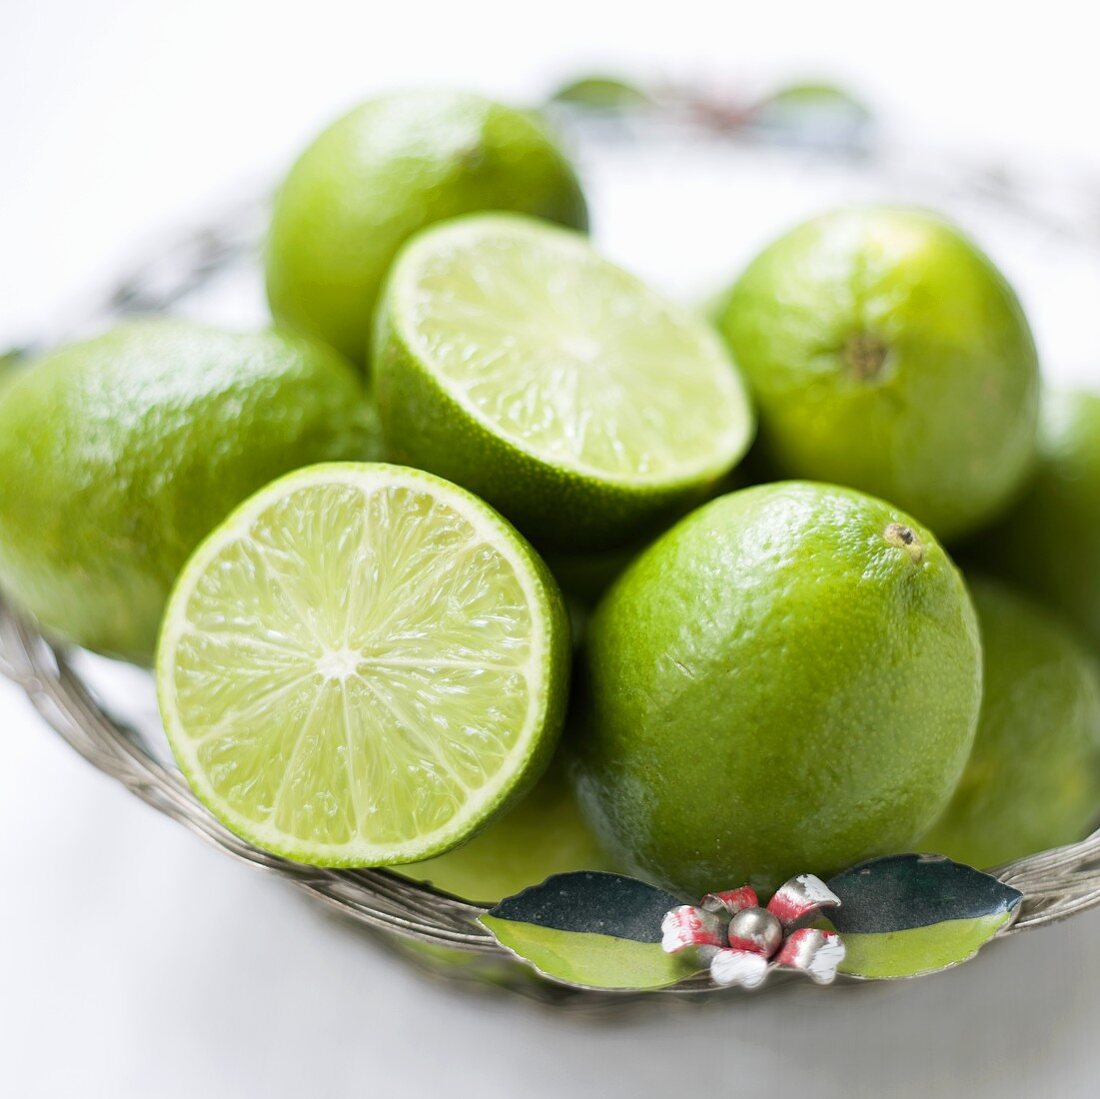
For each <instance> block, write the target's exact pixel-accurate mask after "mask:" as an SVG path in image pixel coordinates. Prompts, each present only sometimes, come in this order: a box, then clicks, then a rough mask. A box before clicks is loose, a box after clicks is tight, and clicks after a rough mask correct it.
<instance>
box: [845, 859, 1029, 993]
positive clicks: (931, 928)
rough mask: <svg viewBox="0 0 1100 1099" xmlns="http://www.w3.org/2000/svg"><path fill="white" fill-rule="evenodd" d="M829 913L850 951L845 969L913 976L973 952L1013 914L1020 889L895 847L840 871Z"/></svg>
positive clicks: (861, 973) (875, 974)
mask: <svg viewBox="0 0 1100 1099" xmlns="http://www.w3.org/2000/svg"><path fill="white" fill-rule="evenodd" d="M828 884H829V888H830V889H831V890H832V891H833V892H834V893H835V894H836V895H837V896H838V897H839V898H840V901H841V906H840V907H839V908H838V909H836V910H835V911H833V912H830V913H829V919H830V920H831V921H832V924H833V926H834V927H835V928H836V929H837V931H839V932H840V934H841V936H842V937H843V940H844V946H845V948H846V956H845V958H844V961H843V962H842V963H841V965H840V972H841V973H847V974H848V975H850V976H853V977H863V978H866V979H883V978H896V977H915V976H917V975H918V974H922V973H933V972H935V971H936V970H940V969H947V968H949V967H950V966H953V965H958V964H959V963H960V962H965V961H966V960H967V959H969V958H972V957H973V956H974V955H975V954H976V953H977V952H978V950H979V948H980V947H982V946H983V945H984V944H985V943H986V942H988V941H989V940H990V939H992V938H993V936H994V935H996V934H997V932H998V931H1000V930H1001V928H1003V927H1005V926H1007V925H1008V924H1009V923H1011V922H1012V920H1013V919H1014V918H1015V915H1016V911H1017V909H1018V907H1019V904H1020V901H1021V900H1022V899H1023V894H1021V893H1019V892H1018V891H1017V890H1015V889H1012V888H1010V887H1009V886H1007V885H1005V884H1004V883H1003V882H1000V881H998V880H997V879H996V878H994V877H991V876H990V875H989V874H983V873H982V872H981V871H980V870H975V869H974V868H973V867H970V866H964V865H962V864H961V863H957V862H952V861H951V860H950V859H947V858H945V857H944V856H942V855H890V856H887V857H886V858H881V859H872V860H871V861H870V862H864V863H861V864H860V865H859V866H854V867H853V868H852V869H851V870H845V871H844V872H843V873H841V874H838V875H837V876H836V877H835V878H833V879H832V880H831V881H830V882H829V883H828Z"/></svg>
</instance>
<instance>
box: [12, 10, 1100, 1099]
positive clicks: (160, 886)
mask: <svg viewBox="0 0 1100 1099" xmlns="http://www.w3.org/2000/svg"><path fill="white" fill-rule="evenodd" d="M765 7H768V8H769V11H768V12H762V11H761V9H762V8H765ZM1087 11H1088V6H1087V5H1084V4H1081V3H1079V2H1078V3H1073V4H1070V3H1064V4H1063V3H1050V2H1048V3H1044V4H1041V5H1040V4H1026V5H1023V4H1019V5H993V4H984V3H982V4H978V3H971V4H966V3H962V2H961V0H956V2H955V3H944V4H941V3H934V2H933V3H928V2H926V3H923V4H919V5H897V4H882V3H874V4H866V5H860V4H853V3H843V2H836V0H834V2H833V3H829V4H822V3H820V2H817V3H785V4H775V5H770V6H768V5H761V4H737V3H731V2H729V0H725V2H719V3H714V4H705V3H701V2H693V0H677V2H676V3H675V4H673V5H661V6H660V7H656V6H652V5H645V4H641V3H638V4H633V5H626V4H621V3H620V4H611V3H606V4H601V3H598V2H596V0H587V2H584V3H574V2H572V0H558V2H554V3H549V4H539V5H536V4H530V3H517V2H515V0H512V2H511V3H505V2H502V3H477V2H474V0H467V2H465V3H459V2H453V0H450V2H446V3H438V4H428V3H413V2H404V3H400V2H398V3H370V2H368V0H360V2H358V3H324V2H314V3H311V4H303V3H301V2H298V3H282V2H279V3H276V2H272V0H269V2H267V3H250V4H243V3H232V2H228V0H221V2H206V0H190V2H188V3H178V4H175V3H173V4H167V3H155V2H150V0H145V2H144V3H139V2H129V3H126V2H121V0H96V2H95V3H89V2H87V0H84V2H80V0H72V2H68V3H65V2H51V0H0V156H2V158H3V159H2V161H0V346H2V345H4V344H5V343H9V342H12V343H13V342H17V341H19V340H22V339H24V338H27V337H31V336H33V335H34V334H35V333H36V332H37V331H39V330H41V329H42V328H44V327H48V326H50V325H51V324H53V323H54V322H55V321H56V319H57V317H58V316H59V315H62V314H63V312H64V311H65V310H66V309H68V308H70V307H71V306H72V304H73V303H74V302H79V301H80V300H81V297H82V295H83V294H84V293H86V292H87V291H88V290H89V288H91V287H93V286H95V285H96V284H98V283H99V282H101V281H102V280H103V279H104V277H106V276H107V275H108V274H109V273H110V272H112V271H115V270H118V269H119V268H120V267H121V266H123V265H124V263H125V261H126V258H127V257H128V256H131V255H133V254H134V253H135V252H136V251H140V248H141V245H142V242H143V241H146V240H148V239H150V238H151V237H155V235H156V233H157V232H158V230H160V229H162V228H163V227H164V226H166V225H167V226H173V225H178V224H181V223H182V224H186V223H187V222H189V221H191V220H194V219H195V218H196V217H198V216H200V215H201V214H202V212H203V211H204V210H207V209H209V208H211V207H213V206H216V204H217V202H218V200H219V198H221V197H224V196H232V195H235V194H238V193H240V191H241V189H242V188H247V187H248V186H249V185H250V184H255V183H256V182H257V181H261V182H262V181H267V180H268V179H269V178H270V177H271V176H272V175H273V173H274V172H276V171H277V170H278V168H279V167H280V166H281V165H283V164H285V163H286V161H287V159H288V158H289V157H290V156H291V155H292V153H293V152H294V150H296V149H297V148H298V147H300V145H301V144H302V143H303V142H304V141H305V140H306V139H307V137H308V136H309V135H310V134H311V132H312V131H313V130H314V129H315V128H316V127H317V126H318V125H320V124H322V123H323V122H324V121H326V120H328V119H329V118H330V117H332V116H333V115H334V114H335V113H338V112H339V111H341V110H342V109H344V108H345V107H346V106H348V105H350V104H351V103H353V102H354V101H355V100H356V99H358V98H360V97H362V96H364V95H365V94H368V93H370V92H371V91H374V90H378V89H382V88H387V87H391V86H395V85H401V86H406V85H416V84H422V83H432V84H459V85H466V86H473V87H476V88H480V89H482V90H485V91H488V92H492V93H495V94H497V95H500V96H503V97H510V98H520V99H522V98H524V97H527V98H530V97H534V96H538V95H540V94H542V93H543V92H545V91H546V90H547V89H548V88H549V87H550V86H552V85H553V83H554V82H555V81H556V80H558V79H559V78H561V77H563V76H568V75H571V74H573V73H574V72H576V71H579V70H585V69H590V68H593V67H598V68H612V69H615V68H618V69H621V70H624V71H626V72H627V73H630V72H636V73H642V74H646V73H658V74H663V75H667V76H688V75H698V74H700V73H705V74H707V75H709V76H710V77H711V78H712V79H713V80H715V81H716V82H718V83H723V84H726V85H729V86H731V87H734V88H738V87H740V88H747V89H750V90H752V89H763V88H766V87H768V86H771V85H773V84H774V83H775V82H776V81H777V80H779V79H781V78H784V77H802V76H806V75H825V76H835V77H840V78H842V79H844V80H845V81H847V82H848V83H850V84H851V85H852V86H854V87H855V88H856V89H857V90H859V91H861V92H863V93H864V94H865V95H866V96H867V97H868V98H869V99H871V100H872V101H873V102H875V103H876V104H877V105H878V106H879V107H880V108H881V110H882V111H883V112H884V114H885V115H886V116H887V118H888V119H889V120H890V121H891V122H892V123H893V124H894V126H895V127H896V128H897V129H898V130H899V131H902V132H906V133H912V134H918V135H922V136H925V137H932V138H935V139H936V140H942V141H945V142H950V143H951V144H953V145H955V146H956V147H958V148H960V149H968V150H970V149H983V150H986V149H988V150H992V151H994V152H996V153H997V154H998V155H1001V154H1005V153H1008V154H1010V155H1012V156H1013V157H1015V158H1017V159H1022V160H1025V161H1031V162H1033V163H1047V162H1048V161H1052V160H1065V161H1067V162H1068V161H1073V160H1077V161H1081V162H1091V163H1093V164H1100V138H1098V136H1097V135H1098V131H1097V123H1096V105H1097V103H1098V102H1100V65H1098V64H1097V59H1096V45H1095V43H1096V36H1095V33H1094V32H1093V31H1092V30H1091V28H1090V27H1088V26H1086V25H1084V24H1083V22H1082V20H1084V19H1085V18H1086V15H1085V13H1086V12H1087ZM1097 202H1098V204H1100V195H1098V196H1097ZM1096 368H1097V369H1098V370H1100V364H1096ZM0 475H2V473H0ZM1098 1022H1100V913H1095V914H1093V915H1091V916H1086V917H1081V918H1078V919H1076V920H1074V921H1073V922H1072V923H1070V924H1067V925H1063V926H1061V927H1058V928H1055V929H1053V930H1049V931H1045V932H1042V933H1035V934H1029V935H1027V936H1023V937H1019V938H1016V939H1013V940H1011V941H1008V942H1006V943H1004V944H998V946H997V947H995V948H993V949H991V950H990V951H989V952H988V953H987V954H985V955H983V956H982V957H981V958H980V959H978V960H977V961H975V962H974V963H972V964H970V965H968V966H966V967H964V968H962V969H960V970H957V971H955V972H952V973H948V974H945V975H943V976H940V977H937V978H930V979H927V980H922V981H919V982H916V983H912V984H908V985H898V986H891V987H881V988H872V989H858V990H854V991H853V990H842V991H837V992H831V993H825V994H822V993H819V992H817V991H816V990H815V989H812V988H798V989H795V990H793V991H791V992H789V993H786V992H784V993H781V994H778V995H770V996H766V997H763V998H756V999H751V1000H744V999H739V1000H735V1001H731V1002H730V1003H729V1004H728V1005H720V1006H719V1007H718V1008H716V1009H712V1010H707V1011H695V1012H689V1011H678V1012H666V1013H664V1014H661V1013H655V1014H654V1015H653V1016H651V1017H650V1018H648V1019H643V1020H642V1021H632V1022H629V1023H604V1024H594V1023H591V1022H581V1023H578V1022H572V1021H570V1020H569V1019H568V1018H563V1017H556V1016H553V1015H548V1014H545V1013H540V1012H537V1011H535V1010H533V1009H527V1008H525V1007H524V1006H523V1005H521V1004H517V1003H512V1002H510V1001H504V1002H495V1001H490V1002H486V1001H483V1000H480V999H472V998H469V997H466V996H461V995H457V994H455V993H452V992H449V991H446V990H440V989H437V988H436V987H434V986H432V985H429V984H426V983H425V982H424V981H423V979H421V978H419V977H418V976H416V975H415V974H413V973H412V972H408V971H406V970H405V969H404V968H402V967H401V966H400V965H399V964H398V963H396V962H394V961H392V960H391V959H390V958H388V957H386V956H382V955H380V954H379V953H377V952H376V951H375V950H374V949H373V948H372V947H371V945H370V944H369V943H366V942H363V941H361V940H360V939H359V938H357V937H356V936H355V935H354V934H352V933H350V932H348V931H346V930H344V929H343V928H341V927H337V926H334V925H333V924H331V923H330V922H328V921H326V920H325V919H323V918H322V917H321V916H320V915H319V914H318V913H317V912H316V911H314V910H313V909H312V908H310V907H307V906H306V905H305V904H304V903H303V902H302V901H300V900H299V899H298V898H297V897H296V896H295V895H294V894H293V893H292V892H291V891H290V890H289V889H287V888H285V887H283V886H282V885H281V884H280V883H278V882H275V881H269V880H267V879H265V878H262V877H261V876H260V875H258V874H254V873H250V872H248V871H246V870H244V869H242V868H240V867H238V866H236V865H234V864H232V863H230V862H229V861H228V860H227V859H225V858H224V857H222V856H220V855H218V854H217V853H215V852H212V851H208V850H206V849H205V848H204V847H202V846H201V845H200V844H199V843H198V842H197V841H196V840H194V839H192V838H191V837H190V836H188V835H186V834H184V833H183V832H182V831H181V830H180V829H178V828H177V827H175V826H173V825H172V824H170V823H169V822H168V821H166V820H164V819H163V818H161V817H159V816H158V815H156V814H154V813H153V812H151V811H150V810H148V809H146V808H144V807H143V806H142V805H141V804H139V803H138V802H137V801H136V800H135V799H133V798H131V797H129V796H128V795H126V794H125V793H124V792H123V791H122V790H121V789H120V788H117V787H115V786H114V785H113V784H112V783H111V782H110V781H108V780H107V779H105V778H104V777H102V776H100V775H97V774H96V773H95V772H94V771H93V770H92V769H91V768H89V767H88V766H87V765H86V764H84V763H83V762H82V761H81V760H79V759H78V758H77V757H76V756H75V755H74V754H73V753H72V751H71V750H70V749H68V748H67V747H65V746H64V745H63V744H61V743H60V742H59V741H58V740H56V739H55V738H53V737H52V736H51V735H50V734H49V733H48V732H47V731H46V730H45V729H44V728H42V727H41V726H40V725H39V724H38V723H37V721H36V720H35V719H34V718H33V717H32V716H31V714H30V711H29V707H28V706H27V705H26V704H25V703H24V702H23V701H22V699H21V698H20V697H19V696H18V695H17V693H16V691H15V690H14V689H12V688H11V687H10V686H8V685H7V684H0V1093H3V1094H4V1095H10V1096H13V1097H16V1099H24V1097H37V1096H50V1097H53V1096H69V1095H80V1096H87V1097H98V1096H111V1097H116V1099H128V1097H131V1096H135V1097H136V1096H143V1097H144V1096H157V1097H165V1099H175V1097H181V1099H182V1097H188V1099H189V1097H192V1096H199V1095H201V1096H205V1097H210V1099H220V1097H223V1096H225V1097H229V1096H234V1097H235V1096H272V1097H282V1096H300V1095H308V1096H339V1095H351V1094H368V1095H369V1094H379V1093H390V1092H392V1093H393V1094H398V1095H409V1096H414V1097H417V1096H421V1095H425V1096H427V1095H435V1094H437V1093H442V1094H449V1095H454V1096H465V1095H474V1094H478V1095H483V1096H510V1095H518V1094H525V1095H533V1096H534V1095H544V1094H545V1095H551V1094H557V1093H563V1094H573V1095H577V1096H587V1095H600V1096H618V1095H624V1096H627V1095H629V1096H642V1095H645V1096H648V1095H658V1094H668V1093H672V1092H674V1091H676V1092H679V1091H690V1092H691V1093H697V1094H699V1095H725V1094H746V1095H748V1094H756V1095H761V1096H766V1095H769V1094H770V1095H780V1094H786V1093H787V1092H788V1090H790V1091H798V1092H802V1091H805V1092H808V1093H811V1094H815V1095H821V1096H831V1095H855V1096H876V1097H877V1096H909V1095H913V1096H917V1095H920V1096H925V1095H986V1094H989V1095H997V1096H1015V1095H1024V1094H1027V1093H1030V1092H1031V1091H1033V1090H1035V1089H1040V1088H1041V1089H1042V1090H1043V1091H1044V1092H1045V1093H1046V1094H1049V1095H1053V1096H1059V1097H1061V1096H1084V1095H1092V1094H1095V1090H1096V1086H1097V1085H1096V1081H1097V1080H1100V1049H1098V1047H1097V1042H1096V1040H1095V1037H1094V1035H1095V1032H1096V1026H1097V1023H1098Z"/></svg>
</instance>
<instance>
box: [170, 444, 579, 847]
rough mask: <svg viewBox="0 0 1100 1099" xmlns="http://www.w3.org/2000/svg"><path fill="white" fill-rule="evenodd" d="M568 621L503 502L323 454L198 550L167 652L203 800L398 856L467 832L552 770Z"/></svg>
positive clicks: (277, 825) (185, 752)
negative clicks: (323, 461) (501, 508)
mask: <svg viewBox="0 0 1100 1099" xmlns="http://www.w3.org/2000/svg"><path fill="white" fill-rule="evenodd" d="M568 661H569V630H568V624H567V621H566V616H565V611H564V608H563V606H562V602H561V596H560V594H559V593H558V591H557V588H556V587H555V585H554V582H553V580H552V579H551V577H550V575H549V573H548V572H547V571H546V568H545V566H544V565H543V564H542V562H541V561H540V560H539V558H538V557H537V555H536V554H535V553H534V551H533V550H532V549H531V548H530V546H528V545H527V543H526V542H524V540H523V539H522V538H521V537H520V536H519V535H518V534H517V533H516V532H515V530H513V529H512V527H510V526H509V525H508V524H507V522H505V521H504V520H503V519H501V517H500V516H499V515H497V514H496V512H494V511H493V510H492V509H491V508H489V507H488V506H487V505H486V504H484V503H482V501H480V500H478V499H476V498H475V497H473V496H471V495H470V494H469V493H467V492H465V491H463V490H462V489H460V488H457V487H456V486H454V485H451V484H448V483H447V482H446V481H442V480H440V479H439V478H438V477H434V476H432V475H431V474H427V473H423V472H421V471H419V470H411V469H404V468H401V467H398V466H389V465H375V464H363V463H339V464H330V465H319V466H312V467H309V468H307V469H304V470H300V471H298V472H296V473H292V474H290V475H289V476H287V477H283V478H281V479H280V480H278V481H275V482H274V483H272V484H271V485H268V486H267V487H266V488H265V489H262V490H261V491H260V492H258V493H257V494H256V495H255V496H253V497H252V498H251V499H249V500H248V501H247V502H246V503H244V504H243V505H242V506H241V507H240V508H239V509H238V510H237V511H236V512H234V513H233V514H232V515H231V516H230V517H229V519H227V520H226V522H225V523H223V524H222V526H220V527H219V528H218V529H217V530H215V531H214V533H213V534H211V535H210V536H209V537H208V538H207V539H206V541H205V542H203V543H202V545H201V546H200V547H199V549H198V550H197V551H196V552H195V555H194V556H193V557H192V558H191V560H190V562H189V563H188V565H187V566H186V568H185V569H184V571H183V573H182V574H181V576H180V579H179V582H178V584H177V586H176V588H175V591H174V592H173V594H172V598H171V600H170V602H169V606H168V611H167V614H166V617H165V621H164V625H163V628H162V631H161V638H160V646H159V649H158V653H157V686H158V692H159V696H160V707H161V714H162V716H163V718H164V726H165V729H166V731H167V733H168V739H169V741H170V743H171V745H172V750H173V752H174V753H175V756H176V760H177V761H178V763H179V765H180V768H181V769H182V770H183V772H184V774H185V775H186V776H187V778H188V780H189V781H190V783H191V786H192V788H193V789H194V791H195V793H196V794H197V795H198V797H199V798H201V800H202V801H203V802H204V803H205V804H206V805H207V806H208V807H209V808H210V809H211V810H212V811H213V812H214V813H215V814H216V815H217V816H218V817H219V818H220V819H221V820H222V821H223V822H224V823H225V824H226V825H227V826H228V827H229V828H231V829H232V830H233V831H234V832H236V833H237V834H238V835H241V836H243V837H245V838H246V839H248V840H250V841H251V842H253V843H255V844H257V845H258V846H260V847H263V848H265V849H266V850H268V851H273V852H275V853H276V854H280V855H285V856H287V857H289V858H292V859H295V860H297V861H298V862H305V863H311V864H314V865H323V866H378V865H386V864H390V863H400V862H410V861H413V860H417V859H424V858H428V857H430V856H432V855H436V854H439V853H440V852H443V851H446V850H448V849H449V848H451V847H454V846H455V845H456V844H458V843H460V842H461V841H462V840H464V839H466V838H467V837H468V836H470V835H471V834H472V833H473V832H474V831H475V830H476V829H477V828H478V827H479V826H480V825H482V824H483V823H485V822H486V821H487V820H488V819H489V818H491V817H492V816H493V815H494V814H495V813H497V812H498V811H500V810H502V809H503V808H504V807H505V806H506V805H507V804H509V802H510V800H511V798H513V797H515V796H517V795H518V794H520V793H521V792H522V791H523V790H525V789H526V788H527V786H528V785H530V783H531V782H533V781H534V779H535V778H536V777H537V776H538V774H539V773H540V772H541V771H542V770H543V768H544V767H545V764H546V762H547V761H548V759H549V757H550V754H551V752H552V749H553V744H554V741H555V738H556V737H557V735H558V733H559V731H560V728H561V722H562V715H563V711H564V706H565V696H566V692H567V677H568Z"/></svg>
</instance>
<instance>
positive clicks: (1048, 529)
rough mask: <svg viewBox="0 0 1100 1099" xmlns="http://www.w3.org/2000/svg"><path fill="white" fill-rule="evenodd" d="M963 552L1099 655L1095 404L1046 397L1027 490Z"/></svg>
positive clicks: (1088, 396)
mask: <svg viewBox="0 0 1100 1099" xmlns="http://www.w3.org/2000/svg"><path fill="white" fill-rule="evenodd" d="M967 550H968V552H972V553H973V555H974V556H975V558H976V559H977V560H978V561H979V562H980V564H981V567H982V568H983V569H985V570H986V571H988V572H991V573H993V574H994V575H997V576H1001V577H1003V578H1005V579H1007V580H1010V581H1012V582H1013V583H1016V584H1018V585H1019V586H1020V587H1021V588H1023V589H1024V590H1026V591H1030V592H1032V593H1033V594H1034V595H1035V596H1037V597H1038V598H1039V599H1040V600H1041V601H1043V602H1045V603H1048V604H1049V605H1051V606H1053V607H1055V608H1057V609H1058V610H1060V611H1061V612H1062V613H1063V614H1064V615H1065V616H1066V618H1067V619H1068V620H1069V621H1071V622H1072V623H1074V624H1075V625H1076V626H1077V628H1078V629H1079V630H1080V631H1081V632H1082V633H1083V634H1084V635H1085V636H1086V637H1087V638H1088V639H1089V640H1090V641H1091V642H1092V644H1093V645H1094V646H1095V647H1096V648H1097V649H1098V650H1100V396H1097V395H1096V394H1094V393H1086V392H1084V391H1081V390H1066V391H1057V390H1054V391H1048V392H1046V393H1045V394H1044V395H1043V410H1042V416H1041V418H1040V427H1039V455H1038V460H1037V461H1036V464H1035V470H1034V473H1033V475H1032V477H1031V479H1030V480H1029V482H1028V484H1027V488H1026V489H1025V491H1024V492H1023V494H1022V496H1021V497H1020V499H1019V500H1018V501H1017V503H1016V504H1015V505H1014V506H1013V507H1012V509H1011V510H1010V511H1009V513H1008V514H1007V515H1006V516H1005V517H1004V518H1003V520H1002V521H1001V522H999V523H998V524H997V525H996V526H995V527H994V528H993V529H992V530H990V531H988V532H987V533H985V534H983V535H982V536H981V537H980V538H978V539H976V540H975V541H974V543H973V545H972V546H968V547H967Z"/></svg>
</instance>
